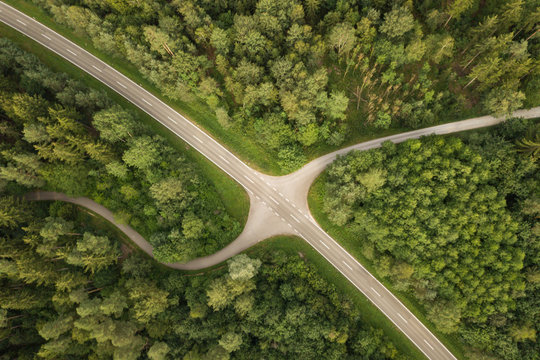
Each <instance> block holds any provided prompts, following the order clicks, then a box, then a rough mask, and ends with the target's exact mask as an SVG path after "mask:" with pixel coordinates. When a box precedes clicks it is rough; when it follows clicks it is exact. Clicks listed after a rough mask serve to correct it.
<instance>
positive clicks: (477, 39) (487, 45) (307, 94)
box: [34, 0, 539, 171]
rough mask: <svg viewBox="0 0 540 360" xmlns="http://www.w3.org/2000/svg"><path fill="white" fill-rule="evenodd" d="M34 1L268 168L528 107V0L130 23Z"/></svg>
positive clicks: (305, 4)
mask: <svg viewBox="0 0 540 360" xmlns="http://www.w3.org/2000/svg"><path fill="white" fill-rule="evenodd" d="M34 3H37V4H38V5H39V6H41V7H42V8H44V9H45V10H46V11H48V12H49V13H50V14H51V16H52V17H53V18H54V21H56V22H57V23H60V24H63V25H67V26H68V27H70V28H71V29H73V30H74V31H75V32H76V33H77V34H79V35H82V36H84V37H86V38H87V39H88V40H91V41H92V43H93V44H94V46H95V47H96V48H98V49H100V50H102V51H104V52H106V53H107V54H110V55H113V56H116V57H117V58H118V59H120V60H121V61H128V62H129V63H130V64H132V65H133V66H134V67H135V68H136V69H137V70H138V71H139V73H140V74H141V75H142V76H144V77H145V78H146V79H148V80H149V81H150V82H151V83H152V84H154V85H155V86H156V87H157V88H158V89H159V90H161V91H162V93H163V94H164V95H166V96H168V97H170V98H172V99H177V100H181V101H183V102H190V103H192V104H193V105H195V104H199V103H204V102H205V103H206V104H208V106H209V107H210V109H211V111H212V112H215V114H216V120H217V122H218V123H219V124H220V125H221V127H222V128H224V129H226V130H224V129H221V130H220V131H226V133H227V134H229V135H230V136H232V137H245V136H250V137H253V139H255V141H257V142H260V143H261V145H262V146H264V147H265V148H266V147H270V148H272V150H273V151H275V153H274V154H273V155H274V157H276V155H277V154H279V153H280V152H281V151H285V152H287V151H288V150H287V149H289V148H290V147H291V146H293V147H294V146H298V145H301V146H303V147H305V148H306V149H302V151H306V153H310V151H311V150H310V149H307V148H308V147H313V148H315V149H319V148H321V149H325V147H324V146H323V147H321V145H323V144H324V143H326V144H329V145H331V146H337V145H340V144H341V143H342V142H343V141H344V140H350V138H351V137H357V136H361V135H365V134H366V133H367V131H370V130H375V131H378V130H379V129H387V128H390V127H397V126H400V127H403V126H405V127H412V128H416V127H421V126H427V125H431V124H434V123H436V122H439V121H441V120H449V119H452V118H455V117H459V118H462V117H463V116H464V115H463V114H465V113H466V114H480V113H483V112H486V111H487V112H490V113H492V114H496V115H500V114H503V115H506V114H508V113H510V112H511V111H513V110H514V109H516V108H518V107H521V106H522V104H525V106H533V105H538V95H537V94H538V93H539V92H538V88H539V86H538V83H539V82H538V78H539V67H538V61H537V60H536V59H538V51H539V50H538V46H536V43H535V41H536V38H537V36H538V35H537V29H536V27H535V24H537V23H538V12H537V9H536V5H535V4H534V1H522V0H516V1H512V2H510V3H508V4H504V6H503V5H501V6H495V5H493V4H487V5H486V4H480V3H479V2H478V1H477V0H456V1H448V2H445V3H442V4H439V3H438V2H433V1H420V2H403V1H401V2H394V3H385V2H381V1H374V2H362V1H356V0H354V1H353V0H345V1H330V2H321V1H320V0H307V1H302V2H300V1H297V0H295V1H281V0H272V1H268V0H259V1H251V2H238V1H232V2H220V3H219V4H218V5H216V4H213V3H211V2H208V1H203V2H197V1H194V0H187V1H173V2H172V3H168V2H164V1H152V0H144V1H139V2H138V3H137V5H132V6H131V7H132V8H133V9H137V11H140V12H141V15H135V12H133V11H124V10H123V9H125V8H131V7H130V6H125V3H124V2H122V4H124V5H123V6H121V9H122V10H121V11H119V10H117V9H119V7H117V6H116V3H117V2H114V5H110V4H109V2H99V3H97V4H88V3H85V2H82V3H81V2H78V3H77V4H74V3H73V2H72V1H69V0H58V1H56V2H54V3H53V2H50V1H46V0H35V1H34ZM484 5H485V6H484ZM142 9H152V11H147V10H144V11H143V10H142ZM142 14H144V15H142ZM150 14H151V15H150ZM224 14H226V15H224ZM113 34H114V35H113ZM535 34H536V35H535ZM198 98H199V99H201V100H203V101H198ZM350 99H354V102H356V108H354V107H353V106H347V105H348V103H349V100H350ZM192 104H189V105H188V106H191V105H192ZM276 118H279V119H280V120H279V121H276ZM120 122H121V121H120ZM345 127H347V128H349V129H355V131H352V132H351V131H349V132H347V131H339V130H338V129H343V128H345ZM274 133H275V135H273V134H274ZM330 134H331V135H330ZM113 136H114V134H113ZM346 136H347V137H349V139H345V137H346ZM271 155H272V154H271ZM282 158H283V154H282ZM278 165H279V166H281V167H282V170H283V171H290V170H292V169H293V168H294V167H293V166H290V164H289V161H283V160H281V161H280V162H279V164H278Z"/></svg>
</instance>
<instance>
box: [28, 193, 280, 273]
mask: <svg viewBox="0 0 540 360" xmlns="http://www.w3.org/2000/svg"><path fill="white" fill-rule="evenodd" d="M24 199H25V200H27V201H65V202H69V203H72V204H75V205H79V206H82V207H84V208H86V209H88V210H90V211H93V212H94V213H96V214H98V215H100V216H101V217H103V218H104V219H106V220H107V221H109V222H110V223H111V224H113V225H114V226H116V227H117V228H118V229H119V230H120V231H122V232H123V233H124V234H125V235H126V236H127V237H128V238H129V239H130V240H131V241H133V242H134V243H135V244H137V246H138V247H140V248H141V250H142V251H144V252H145V253H147V254H148V255H150V256H151V257H154V256H153V254H152V250H153V247H152V245H151V244H150V243H149V242H148V241H146V239H145V238H144V237H142V235H141V234H139V233H138V232H137V231H135V229H133V228H132V227H131V226H129V225H126V224H122V223H119V222H118V221H116V219H115V218H114V214H113V213H112V212H111V211H110V210H109V209H107V208H106V207H104V206H103V205H100V204H98V203H97V202H95V201H93V200H91V199H89V198H86V197H71V196H68V195H66V194H62V193H59V192H53V191H35V192H31V193H28V194H26V195H25V196H24ZM265 212H266V208H264V207H261V206H258V207H254V206H252V207H251V208H250V212H249V218H250V219H259V220H260V221H262V222H265V223H266V222H267V221H265V220H264V219H265V218H266V217H267V216H268V215H271V214H265ZM257 225H259V226H257ZM261 225H262V224H253V225H252V226H249V227H246V228H245V229H244V231H242V233H241V234H240V235H239V236H238V237H237V238H236V240H234V241H233V242H232V243H230V244H229V245H227V246H226V247H224V248H223V249H221V250H220V251H218V252H216V253H214V254H212V255H208V256H205V257H201V258H198V259H194V260H191V261H190V262H188V263H185V264H181V263H168V264H164V265H166V266H168V267H170V268H173V269H178V270H199V269H204V268H207V267H210V266H212V265H215V264H219V263H220V262H222V261H225V260H227V259H229V258H231V257H233V256H234V255H236V254H239V253H241V252H242V251H244V250H245V249H247V248H249V247H251V246H253V245H255V244H256V243H257V242H259V241H261V240H263V239H266V238H268V237H271V236H273V234H264V233H263V234H261V233H260V231H259V229H260V228H262V226H261ZM274 225H275V224H274Z"/></svg>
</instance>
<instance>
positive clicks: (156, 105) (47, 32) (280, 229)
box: [0, 2, 540, 360]
mask: <svg viewBox="0 0 540 360" xmlns="http://www.w3.org/2000/svg"><path fill="white" fill-rule="evenodd" d="M0 21H2V22H3V23H5V24H6V25H8V26H10V27H12V28H14V29H16V30H18V31H19V32H21V33H23V34H24V35H26V36H28V37H29V38H31V39H33V40H35V41H36V42H38V43H40V44H41V45H43V46H44V47H46V48H47V49H49V50H51V51H53V52H54V53H56V54H58V55H59V56H61V57H63V58H64V59H66V60H67V61H69V62H71V63H73V64H74V65H76V66H77V67H79V68H80V69H81V70H84V71H85V72H87V73H88V74H90V75H92V76H93V77H95V78H96V79H98V80H99V81H101V82H102V83H104V84H105V85H107V86H108V87H110V88H111V89H112V90H114V91H116V92H117V93H118V94H120V95H122V96H123V97H124V98H126V99H127V100H128V101H130V102H131V103H133V104H134V105H135V106H137V107H139V108H140V109H141V110H143V111H144V112H146V113H147V114H149V115H150V116H152V117H153V118H154V119H156V120H157V121H158V122H160V123H161V124H162V125H163V126H165V127H166V128H168V129H169V130H170V131H171V132H173V133H174V134H175V135H177V136H178V137H180V138H181V139H183V140H184V141H185V142H186V143H188V144H189V145H191V146H192V147H193V148H195V149H196V150H197V151H199V152H200V153H201V154H202V155H204V156H205V157H206V158H207V159H208V160H210V161H211V162H213V163H214V164H216V165H217V166H218V167H219V168H221V169H222V170H223V171H224V172H225V173H227V174H228V175H229V176H230V177H232V178H233V179H235V180H236V181H237V182H238V183H239V184H241V185H242V186H243V187H244V189H245V190H246V191H247V192H248V194H249V197H250V212H249V216H248V221H247V223H246V226H245V228H244V231H243V232H242V234H240V236H239V238H237V239H236V240H235V241H233V242H232V243H231V244H229V246H227V247H226V248H224V249H222V250H221V251H219V252H217V253H216V254H213V255H210V256H208V257H206V258H201V259H196V260H193V261H192V262H190V263H187V264H169V265H170V266H172V267H175V268H178V269H182V268H184V269H187V268H186V266H188V264H191V265H190V266H191V269H200V268H204V267H207V266H209V264H212V263H213V264H215V263H219V262H221V261H223V260H225V259H227V258H229V257H230V256H233V255H235V254H237V253H238V252H240V251H242V250H244V249H246V248H247V247H249V246H251V245H253V244H255V243H256V242H258V241H260V240H263V239H265V238H267V237H270V236H272V235H279V234H292V235H297V236H299V237H302V238H303V239H304V240H305V241H307V242H308V243H309V244H310V245H311V246H312V247H313V248H314V249H315V250H317V251H318V252H319V253H320V254H321V255H322V256H323V257H324V258H326V259H327V260H328V261H329V262H330V263H331V264H332V265H333V266H334V267H335V268H336V269H337V270H338V271H339V272H340V273H342V274H343V276H345V277H346V278H347V279H348V280H349V281H350V282H351V283H352V284H353V285H354V286H355V287H356V288H357V289H358V290H359V291H361V292H362V293H363V294H364V295H365V296H366V297H367V298H368V299H369V300H370V301H371V302H372V303H373V304H374V305H375V306H376V307H377V308H379V310H381V311H382V312H383V313H384V314H385V315H386V316H387V317H388V318H389V319H390V321H392V323H394V325H395V326H396V327H397V328H398V329H399V330H400V331H402V332H403V333H404V334H405V336H407V337H408V338H409V339H410V340H411V341H412V342H413V343H414V344H415V345H416V346H417V347H418V349H420V351H421V352H422V353H423V354H424V355H425V356H426V357H427V358H429V359H432V360H454V359H456V358H455V357H454V355H452V353H451V352H450V351H449V350H448V349H447V348H446V347H445V346H444V345H443V344H442V343H441V342H440V341H439V340H438V339H437V338H436V337H435V336H434V335H433V334H432V333H431V332H430V331H429V330H428V329H427V328H426V327H425V326H424V325H423V324H422V323H421V322H420V321H419V320H418V319H417V318H416V317H415V316H414V314H412V313H411V312H410V311H409V310H408V309H407V308H406V307H405V306H404V305H403V304H402V303H401V302H400V301H399V300H398V299H397V298H396V297H395V296H394V295H393V294H392V293H391V292H390V291H389V290H388V289H386V287H385V286H384V285H383V284H381V283H380V282H379V281H378V280H377V279H376V278H375V277H374V276H373V275H371V274H370V273H369V272H368V271H367V270H366V269H365V268H364V267H363V266H362V265H361V264H360V263H359V262H358V261H357V260H356V259H355V258H354V257H352V256H351V255H350V254H349V253H348V252H347V251H346V250H345V249H344V248H343V247H341V245H339V244H338V243H337V242H336V241H335V240H334V239H332V238H331V237H330V236H329V235H328V234H326V232H325V231H324V230H323V229H321V228H320V227H319V225H318V224H317V223H316V221H315V220H314V219H313V217H312V216H311V214H310V213H309V208H308V207H307V190H309V186H310V184H311V182H312V181H313V180H314V179H315V177H316V176H317V175H318V174H319V173H320V172H321V171H322V170H323V169H324V167H325V166H326V165H328V164H329V163H330V162H331V161H333V159H335V157H336V156H337V155H339V154H344V153H346V152H348V151H350V150H353V149H368V148H372V147H376V146H379V145H380V142H381V141H382V139H378V140H373V141H370V142H366V143H362V144H358V145H354V146H352V147H348V148H345V149H342V150H339V151H337V152H334V153H331V154H328V155H325V156H322V157H321V158H319V159H315V160H313V161H312V162H310V163H309V164H307V165H306V166H304V167H303V168H302V169H300V170H299V171H297V172H295V173H293V174H290V175H287V176H283V177H273V176H268V175H265V174H262V173H260V172H258V171H256V170H254V169H252V168H250V167H249V166H248V165H246V164H245V163H243V162H242V161H241V160H240V159H238V158H237V157H236V156H235V155H234V154H232V153H231V152H230V151H229V150H228V149H226V148H225V147H223V146H222V145H221V144H220V143H218V142H217V141H216V140H215V139H214V138H212V137H211V136H209V135H208V134H207V133H206V132H204V131H203V130H201V129H200V128H199V127H198V126H196V125H195V124H193V123H192V122H191V121H189V120H188V119H186V118H185V117H184V116H182V115H181V114H179V113H178V112H176V111H175V110H174V109H172V108H171V107H169V106H168V105H167V104H165V103H164V102H162V101H161V100H160V99H158V98H157V97H156V96H154V95H152V94H151V93H149V92H148V91H146V90H145V89H143V88H142V87H140V86H139V85H137V84H136V83H135V82H133V81H132V80H130V79H129V78H127V77H126V76H124V75H123V74H121V73H120V72H118V71H117V70H116V69H114V68H112V67H111V66H109V65H108V64H106V63H105V62H103V61H101V60H99V59H98V58H97V57H95V56H94V55H92V54H90V53H89V52H87V51H86V50H84V49H82V48H81V47H79V46H78V45H76V44H74V43H73V42H71V41H69V40H68V39H66V38H64V37H63V36H61V35H59V34H58V33H56V32H54V31H53V30H51V29H49V28H47V27H46V26H44V25H42V24H41V23H39V22H37V21H36V20H34V19H33V18H31V17H29V16H27V15H25V14H23V13H22V12H20V11H18V10H16V9H14V8H12V7H10V6H9V5H7V4H5V3H3V2H0ZM523 115H524V116H525V117H537V116H540V108H536V109H531V110H529V111H527V112H524V113H523ZM500 121H502V119H495V118H492V117H485V118H475V119H471V120H464V121H462V122H456V123H452V124H458V125H452V124H444V125H439V126H438V127H433V128H428V129H421V130H417V131H413V132H409V133H403V134H398V135H394V136H392V137H389V138H385V139H386V140H390V141H395V142H398V141H404V140H406V139H408V138H416V137H419V136H422V135H428V134H431V133H441V134H442V133H449V132H454V131H464V130H468V129H474V128H478V127H482V126H489V125H493V124H494V123H497V122H500ZM40 194H41V195H39V196H41V199H43V200H44V197H50V199H49V200H62V201H69V202H72V203H75V204H78V205H81V206H85V207H87V208H89V209H90V210H93V211H95V212H97V213H99V214H100V215H102V216H104V217H105V218H106V219H107V220H109V221H111V222H112V223H113V224H115V225H116V226H118V228H119V229H121V230H122V231H124V233H126V235H128V236H129V237H130V238H131V239H132V240H133V241H134V242H135V243H137V244H138V245H139V246H141V248H142V249H143V250H144V251H146V252H147V253H149V254H151V246H150V244H149V243H148V242H147V241H145V240H144V239H143V238H142V237H141V236H140V235H139V234H138V233H136V232H135V231H134V230H133V229H132V228H130V227H129V226H127V225H122V224H117V223H116V222H115V221H114V217H113V216H112V213H110V211H109V210H107V209H105V208H104V207H102V206H101V205H99V204H97V203H94V202H93V201H91V200H90V199H87V198H70V197H67V196H65V195H62V194H54V193H40ZM36 196H37V195H36ZM30 198H31V197H30ZM36 200H37V199H36ZM130 235H131V236H130Z"/></svg>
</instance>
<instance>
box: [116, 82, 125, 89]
mask: <svg viewBox="0 0 540 360" xmlns="http://www.w3.org/2000/svg"><path fill="white" fill-rule="evenodd" d="M116 83H117V84H118V85H120V86H121V87H123V88H124V89H127V86H126V85H124V84H122V83H121V82H120V81H117V82H116Z"/></svg>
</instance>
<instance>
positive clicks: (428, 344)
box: [424, 339, 433, 350]
mask: <svg viewBox="0 0 540 360" xmlns="http://www.w3.org/2000/svg"><path fill="white" fill-rule="evenodd" d="M424 342H425V343H426V345H427V346H429V347H430V348H431V350H433V346H431V344H430V343H428V342H427V340H426V339H424Z"/></svg>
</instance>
